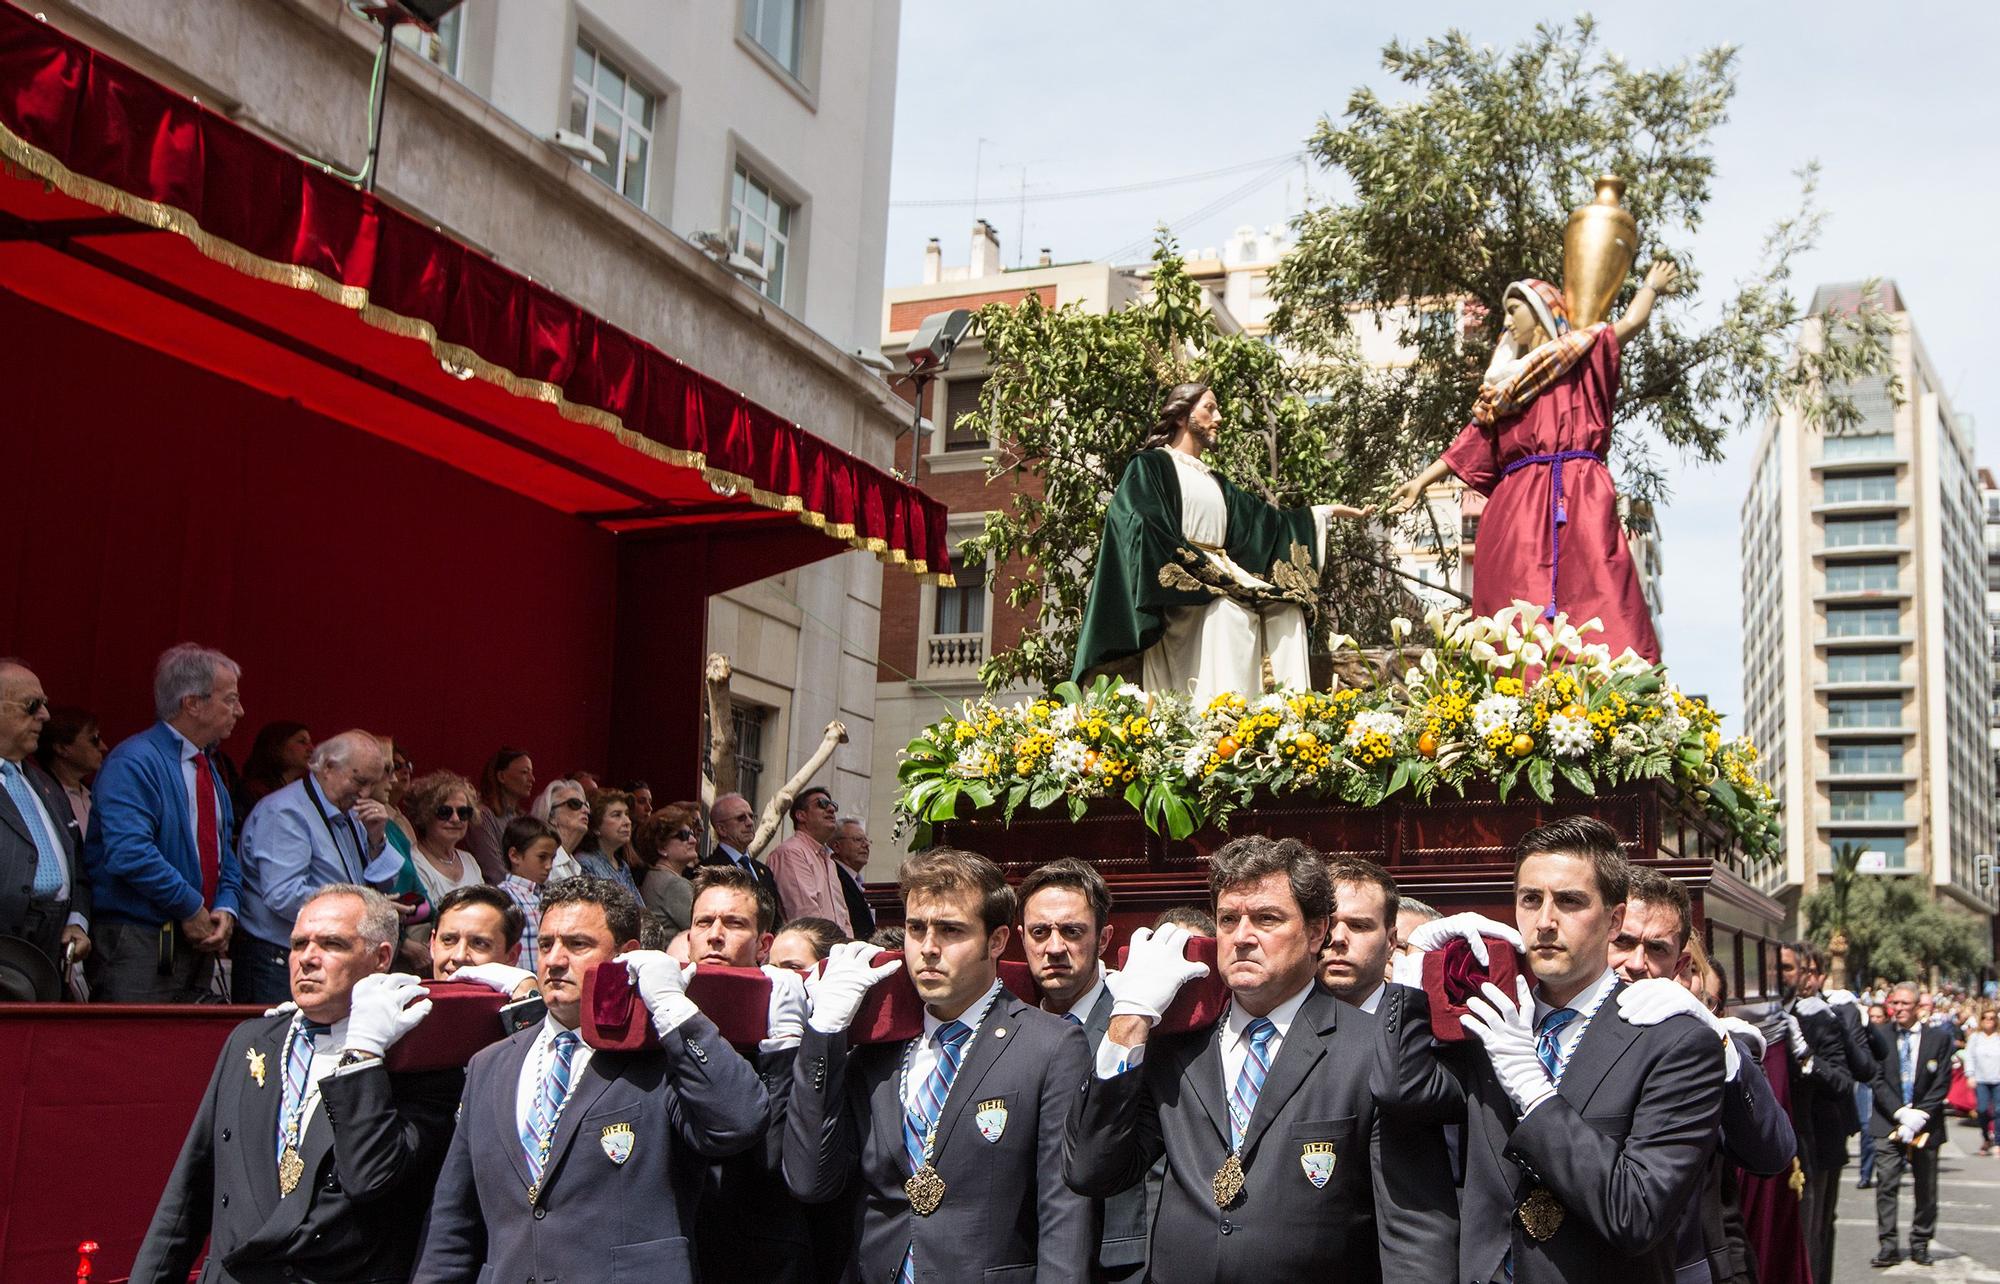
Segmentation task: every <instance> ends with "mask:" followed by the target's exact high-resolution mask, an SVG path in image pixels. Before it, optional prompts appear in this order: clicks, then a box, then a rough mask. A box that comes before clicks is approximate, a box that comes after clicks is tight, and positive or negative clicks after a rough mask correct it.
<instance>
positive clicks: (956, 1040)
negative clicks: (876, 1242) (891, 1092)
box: [894, 981, 1000, 1284]
mask: <svg viewBox="0 0 2000 1284" xmlns="http://www.w3.org/2000/svg"><path fill="white" fill-rule="evenodd" d="M999 997H1000V983H999V982H998V981H995V982H994V983H993V988H992V989H990V990H988V991H987V992H986V999H985V1001H984V1002H983V1003H981V1004H980V1005H979V1016H978V1017H977V1018H976V1019H974V1021H973V1023H972V1024H971V1025H967V1024H966V1023H965V1022H963V1021H947V1022H945V1023H944V1024H943V1025H941V1026H939V1027H938V1028H937V1033H936V1036H935V1037H936V1039H937V1044H938V1059H937V1064H936V1065H934V1066H932V1067H931V1072H930V1074H929V1075H927V1076H926V1077H925V1079H924V1086H923V1090H922V1092H921V1094H920V1095H919V1096H918V1098H917V1101H916V1103H915V1104H914V1105H911V1104H909V1100H910V1063H911V1062H912V1061H914V1060H916V1055H917V1044H918V1043H919V1042H920V1040H917V1039H912V1040H910V1046H909V1047H907V1048H905V1049H904V1050H903V1068H902V1070H901V1072H900V1073H898V1074H897V1076H896V1099H897V1100H898V1101H901V1102H904V1103H905V1104H904V1106H903V1154H904V1156H905V1157H906V1158H908V1159H909V1161H910V1173H911V1175H912V1176H914V1175H915V1174H916V1173H917V1172H918V1171H919V1170H920V1169H923V1168H925V1167H928V1166H929V1164H930V1162H931V1159H932V1157H933V1156H935V1155H936V1154H937V1129H938V1120H939V1119H941V1118H942V1117H943V1116H944V1103H945V1102H946V1101H947V1100H949V1099H950V1097H951V1085H952V1084H953V1083H954V1082H956V1081H957V1079H958V1068H959V1066H961V1065H963V1064H964V1063H965V1053H966V1050H967V1049H968V1048H970V1047H971V1046H972V1040H973V1038H974V1037H975V1036H976V1035H977V1034H978V1031H979V1027H981V1026H983V1025H985V1024H986V1017H987V1015H988V1014H989V1013H991V1012H992V1011H993V1004H994V1002H995V1001H996V1000H997V999H999ZM916 1271H917V1239H916V1236H915V1235H914V1234H913V1235H911V1236H910V1246H909V1247H908V1248H906V1249H904V1250H903V1261H902V1263H901V1265H899V1266H898V1267H897V1268H896V1278H895V1281H894V1284H909V1282H910V1281H912V1280H914V1279H915V1278H916Z"/></svg>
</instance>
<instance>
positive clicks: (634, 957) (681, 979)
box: [611, 950, 701, 1039]
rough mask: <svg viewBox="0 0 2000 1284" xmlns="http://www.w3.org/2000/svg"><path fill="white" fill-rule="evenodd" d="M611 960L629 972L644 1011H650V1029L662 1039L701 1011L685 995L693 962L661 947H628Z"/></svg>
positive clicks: (692, 970) (691, 973)
mask: <svg viewBox="0 0 2000 1284" xmlns="http://www.w3.org/2000/svg"><path fill="white" fill-rule="evenodd" d="M611 961H612V962H613V963H623V964H624V965H625V970H626V971H627V972H630V973H631V974H632V985H633V986H634V988H636V989H637V990H638V991H639V999H640V1001H641V1002H643V1003H644V1004H645V1005H646V1011H648V1012H650V1013H652V1014H653V1029H654V1030H655V1031H656V1032H657V1033H658V1034H659V1036H660V1037H661V1038H662V1039H664V1038H666V1037H667V1036H668V1035H670V1034H672V1033H673V1032H674V1031H675V1030H677V1029H679V1028H680V1024H681V1022H683V1021H685V1020H687V1019H688V1018H689V1017H691V1016H694V1015H696V1014H697V1013H699V1012H700V1011H701V1009H700V1008H697V1007H696V1006H695V1005H694V1000H693V999H690V998H689V997H688V996H687V983H688V978H689V977H691V976H693V975H694V964H692V963H681V962H680V961H679V960H677V959H675V958H674V956H673V955H671V954H668V953H667V952H666V951H664V950H630V951H627V952H626V953H624V954H620V955H619V956H618V957H617V958H615V959H612V960H611Z"/></svg>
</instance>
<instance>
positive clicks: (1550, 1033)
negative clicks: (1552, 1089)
mask: <svg viewBox="0 0 2000 1284" xmlns="http://www.w3.org/2000/svg"><path fill="white" fill-rule="evenodd" d="M1574 1020H1576V1009H1575V1008H1556V1009H1555V1010H1554V1011H1552V1012H1550V1013H1549V1014H1548V1015H1547V1016H1544V1017H1543V1018H1542V1019H1541V1020H1540V1021H1538V1022H1536V1024H1535V1056H1536V1057H1538V1058H1539V1059H1540V1060H1541V1063H1542V1069H1544V1070H1546V1071H1548V1072H1549V1082H1550V1083H1555V1082H1558V1081H1559V1080H1560V1079H1561V1078H1562V1046H1561V1045H1560V1044H1559V1043H1557V1040H1558V1039H1559V1038H1561V1037H1562V1032H1563V1027H1565V1026H1567V1025H1568V1024H1569V1023H1570V1022H1572V1021H1574Z"/></svg>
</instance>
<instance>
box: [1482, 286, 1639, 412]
mask: <svg viewBox="0 0 2000 1284" xmlns="http://www.w3.org/2000/svg"><path fill="white" fill-rule="evenodd" d="M1508 299H1519V300H1521V302H1522V303H1523V304H1525V305H1527V308H1528V310H1529V311H1530V312H1533V313H1534V314H1535V320H1536V321H1538V322H1540V323H1541V327H1542V329H1543V331H1544V332H1546V333H1547V334H1549V335H1550V336H1552V337H1551V338H1550V339H1549V341H1548V342H1547V343H1544V344H1541V345H1539V346H1537V347H1536V348H1535V349H1534V350H1533V351H1531V352H1529V353H1527V354H1526V355H1525V356H1524V355H1522V354H1521V353H1519V352H1517V351H1516V350H1515V347H1514V339H1513V337H1512V336H1511V335H1507V334H1502V335H1501V336H1500V342H1499V343H1498V344H1497V345H1496V346H1495V347H1494V349H1493V361H1492V364H1490V365H1488V366H1487V367H1486V377H1485V378H1484V379H1483V380H1481V381H1480V385H1479V398H1478V400H1476V401H1475V402H1473V405H1472V419H1473V422H1474V423H1477V424H1480V425H1482V426H1485V427H1491V426H1492V425H1493V424H1495V423H1497V422H1499V421H1500V420H1502V419H1505V418H1507V417H1509V416H1510V415H1517V414H1520V413H1521V412H1522V411H1523V410H1525V409H1527V407H1528V403H1529V402H1531V401H1533V400H1534V399H1535V397H1536V396H1537V395H1538V394H1539V393H1541V392H1542V390H1543V389H1545V388H1547V387H1548V386H1549V385H1551V384H1553V383H1554V382H1555V381H1556V380H1558V379H1560V378H1562V377H1563V375H1565V374H1567V373H1568V372H1569V369H1570V367H1571V366H1574V365H1575V364H1576V363H1577V362H1579V361H1581V360H1583V358H1584V354H1585V353H1587V352H1589V351H1590V345H1591V344H1593V343H1595V342H1596V341H1597V336H1598V334H1599V333H1600V332H1602V331H1603V329H1604V327H1605V324H1606V323H1605V322H1602V321H1600V322H1598V323H1597V324H1596V325H1593V326H1591V327H1589V328H1588V329H1584V330H1572V329H1571V328H1570V324H1569V304H1568V303H1566V302H1564V300H1563V296H1562V291H1561V290H1558V289H1556V287H1554V286H1553V285H1550V284H1549V283H1548V282H1547V281H1537V280H1535V279H1534V278H1533V277H1529V278H1527V279H1525V280H1521V281H1516V282H1514V283H1513V284H1512V285H1510V286H1508V287H1507V291H1506V293H1505V294H1503V295H1501V297H1500V306H1501V307H1502V308H1503V309H1504V308H1505V307H1506V306H1507V300H1508Z"/></svg>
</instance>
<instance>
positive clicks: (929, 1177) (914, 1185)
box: [903, 1161, 944, 1217]
mask: <svg viewBox="0 0 2000 1284" xmlns="http://www.w3.org/2000/svg"><path fill="white" fill-rule="evenodd" d="M903 1193H904V1194H905V1195H907V1196H909V1199H910V1209H911V1211H912V1212H914V1213H916V1215H917V1216H919V1217H929V1216H930V1215H931V1214H932V1213H935V1212H936V1211H937V1210H938V1205H939V1204H942V1203H943V1202H944V1178H942V1177H940V1176H938V1170H937V1169H935V1168H933V1167H931V1166H930V1163H929V1161H925V1162H924V1163H923V1164H922V1165H921V1166H920V1167H918V1169H917V1171H915V1172H913V1173H911V1174H910V1179H909V1180H908V1181H906V1182H904V1183H903Z"/></svg>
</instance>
